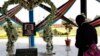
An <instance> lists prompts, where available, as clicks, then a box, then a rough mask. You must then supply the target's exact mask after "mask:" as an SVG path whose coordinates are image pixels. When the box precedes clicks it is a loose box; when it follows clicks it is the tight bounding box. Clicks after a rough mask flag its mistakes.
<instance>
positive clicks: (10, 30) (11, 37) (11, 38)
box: [4, 18, 18, 54]
mask: <svg viewBox="0 0 100 56" xmlns="http://www.w3.org/2000/svg"><path fill="white" fill-rule="evenodd" d="M6 21H7V25H6V26H4V29H5V31H6V33H7V36H8V42H7V49H6V51H7V52H8V54H13V48H14V42H15V41H16V40H17V38H18V34H17V32H16V30H15V28H14V27H13V25H12V22H11V21H10V20H9V19H7V18H6Z"/></svg>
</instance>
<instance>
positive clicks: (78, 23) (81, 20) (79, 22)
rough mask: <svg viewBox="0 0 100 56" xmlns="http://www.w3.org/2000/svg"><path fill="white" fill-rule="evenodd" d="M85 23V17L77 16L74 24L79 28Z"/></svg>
mask: <svg viewBox="0 0 100 56" xmlns="http://www.w3.org/2000/svg"><path fill="white" fill-rule="evenodd" d="M83 22H85V17H84V16H83V15H78V16H77V17H76V23H77V25H78V26H81V24H82V23H83Z"/></svg>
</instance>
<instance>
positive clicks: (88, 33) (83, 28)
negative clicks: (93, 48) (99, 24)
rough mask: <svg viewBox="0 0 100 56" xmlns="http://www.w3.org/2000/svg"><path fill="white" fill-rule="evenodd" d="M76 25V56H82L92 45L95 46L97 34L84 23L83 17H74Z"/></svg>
mask: <svg viewBox="0 0 100 56" xmlns="http://www.w3.org/2000/svg"><path fill="white" fill-rule="evenodd" d="M76 23H77V25H78V29H77V32H76V43H75V46H76V47H77V48H78V56H83V52H85V51H86V50H88V49H89V47H90V45H91V44H92V43H95V44H97V42H98V40H97V32H96V29H95V28H94V27H92V26H91V25H89V23H88V22H85V17H84V16H83V15H78V16H77V17H76Z"/></svg>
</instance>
